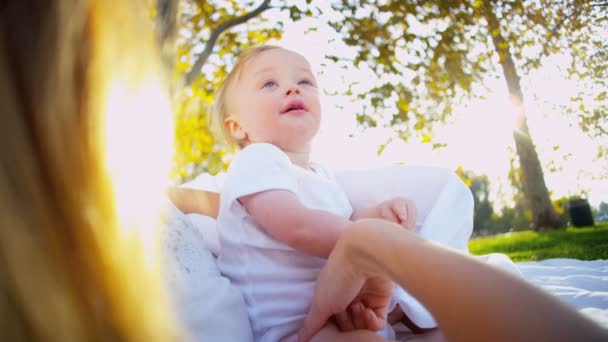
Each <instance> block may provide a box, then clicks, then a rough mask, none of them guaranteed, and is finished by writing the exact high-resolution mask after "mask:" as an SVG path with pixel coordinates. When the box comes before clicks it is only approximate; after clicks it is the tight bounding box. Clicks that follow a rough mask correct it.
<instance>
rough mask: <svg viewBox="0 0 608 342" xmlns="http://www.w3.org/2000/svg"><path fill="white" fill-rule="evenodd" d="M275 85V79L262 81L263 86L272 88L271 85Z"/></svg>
mask: <svg viewBox="0 0 608 342" xmlns="http://www.w3.org/2000/svg"><path fill="white" fill-rule="evenodd" d="M276 85H277V82H275V81H268V82H266V83H264V88H272V87H274V86H276Z"/></svg>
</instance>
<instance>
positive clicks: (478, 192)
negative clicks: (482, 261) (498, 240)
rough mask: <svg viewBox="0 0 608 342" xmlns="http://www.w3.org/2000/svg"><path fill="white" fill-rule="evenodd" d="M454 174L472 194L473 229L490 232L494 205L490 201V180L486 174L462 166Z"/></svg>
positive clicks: (478, 231)
mask: <svg viewBox="0 0 608 342" xmlns="http://www.w3.org/2000/svg"><path fill="white" fill-rule="evenodd" d="M456 174H457V175H458V176H459V177H460V179H462V181H463V182H464V183H465V184H466V185H467V186H468V187H469V189H471V193H472V194H473V203H474V209H475V210H474V213H473V230H474V231H475V232H477V233H480V232H481V233H482V234H483V233H484V232H491V231H492V230H493V228H494V227H493V226H494V225H493V222H492V217H493V214H494V207H493V205H492V203H491V202H490V180H489V179H488V176H486V175H476V174H475V173H473V172H472V171H465V170H464V169H463V168H462V167H459V168H458V169H457V170H456Z"/></svg>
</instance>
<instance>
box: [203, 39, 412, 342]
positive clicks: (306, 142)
mask: <svg viewBox="0 0 608 342" xmlns="http://www.w3.org/2000/svg"><path fill="white" fill-rule="evenodd" d="M214 116H215V121H216V123H219V125H220V126H221V127H222V130H223V134H224V135H225V137H226V138H227V140H228V141H230V142H232V143H233V145H234V146H235V147H237V148H238V149H239V151H238V152H237V154H236V156H235V157H234V160H233V161H232V163H231V165H230V168H229V169H228V173H227V175H226V178H225V183H224V187H223V189H222V192H221V195H220V210H219V216H218V221H217V224H218V231H219V235H220V244H221V252H220V256H219V258H218V266H219V268H220V270H221V272H222V273H223V274H224V275H225V276H227V277H229V278H230V279H231V280H232V282H233V284H234V285H235V286H236V287H238V288H239V289H240V290H241V292H242V294H243V297H244V299H245V302H246V305H247V309H248V314H249V317H250V321H251V324H252V328H253V332H254V338H255V340H256V341H279V340H282V339H285V338H287V337H289V336H291V335H293V334H295V333H296V332H297V331H298V329H299V328H300V327H301V325H302V322H303V320H304V318H305V316H306V313H307V311H308V308H309V305H310V301H311V299H312V295H313V291H314V287H315V281H316V278H317V276H318V273H319V271H320V269H321V268H322V267H323V265H324V263H325V259H326V258H327V257H328V255H329V254H330V253H331V251H332V249H333V247H334V245H335V243H336V241H337V240H338V238H339V236H340V234H341V232H342V231H343V230H344V229H347V228H348V226H349V223H350V222H351V221H354V220H358V219H361V218H383V219H387V220H390V221H392V222H396V223H398V224H401V225H402V226H403V227H404V228H407V229H411V228H412V227H413V226H414V224H415V219H416V209H415V206H414V204H413V202H412V201H409V200H406V199H404V198H394V199H392V200H389V201H386V202H383V203H381V204H379V205H377V206H374V207H371V208H367V209H365V210H361V211H356V212H353V209H352V207H351V205H350V202H349V200H348V198H347V196H346V194H345V192H344V191H343V190H342V189H341V188H340V186H339V185H338V184H337V183H336V182H335V180H334V179H333V177H332V175H331V174H330V173H328V172H327V171H326V170H325V169H324V168H323V167H322V166H321V165H319V164H317V163H313V162H311V161H310V150H311V141H312V139H313V138H314V137H315V135H316V134H317V132H318V131H319V125H320V120H321V106H320V101H319V93H318V88H317V83H316V80H315V76H314V75H313V73H312V71H311V68H310V65H309V63H308V62H307V61H306V59H305V58H304V57H302V56H301V55H299V54H297V53H295V52H293V51H289V50H286V49H283V48H279V47H275V46H262V47H258V48H255V49H253V50H251V51H249V52H248V53H246V54H245V55H244V56H242V57H241V59H240V60H239V61H238V63H237V64H236V65H235V67H234V69H233V70H232V71H231V72H230V74H229V75H228V76H227V78H226V80H225V81H224V84H223V85H222V87H221V88H220V90H219V91H218V94H217V96H216V105H215V110H214ZM352 309H353V311H354V312H355V313H356V315H359V317H364V318H365V321H366V322H367V324H366V327H369V328H370V329H374V330H379V329H380V328H381V327H382V326H383V324H384V320H385V317H386V313H381V312H376V311H374V310H373V308H370V307H366V306H364V305H362V304H355V305H354V306H353V308H352ZM349 316H350V315H349V314H348V313H345V314H342V315H339V317H336V319H337V320H343V321H344V320H350V319H352V317H349ZM353 334H354V335H353ZM357 334H360V335H362V336H359V337H364V335H365V334H371V332H370V331H369V330H355V331H353V332H351V333H349V334H342V335H338V334H337V329H336V326H334V325H333V324H328V326H326V328H325V329H323V330H322V331H321V332H320V333H319V335H318V336H317V337H318V338H321V339H328V340H336V338H338V337H344V338H345V339H347V340H352V339H353V338H358V336H356V335H357Z"/></svg>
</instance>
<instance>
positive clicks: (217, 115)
mask: <svg viewBox="0 0 608 342" xmlns="http://www.w3.org/2000/svg"><path fill="white" fill-rule="evenodd" d="M274 49H282V48H281V47H280V46H276V45H261V46H257V47H254V48H251V49H248V50H246V51H245V52H243V53H242V54H241V55H240V56H239V58H238V61H237V62H236V64H235V65H234V67H233V68H232V70H231V71H230V72H229V73H228V76H226V78H225V79H224V82H223V83H222V85H221V86H220V88H219V89H218V90H217V92H216V94H215V101H214V102H213V109H212V113H211V128H212V131H214V132H215V133H216V136H217V137H218V138H219V140H220V141H222V142H223V143H225V144H226V145H227V147H228V148H229V149H239V148H242V147H243V142H242V141H237V140H236V139H234V138H233V137H232V135H231V134H230V132H229V131H228V128H227V127H226V124H225V123H224V121H225V120H226V117H227V114H228V113H227V108H226V107H227V101H226V98H227V96H228V93H229V90H230V88H231V87H232V86H233V85H234V82H235V79H237V80H238V78H239V77H240V73H241V71H242V70H243V68H244V67H245V65H246V64H247V62H249V61H250V60H252V59H253V58H255V57H256V56H259V55H260V54H261V53H262V52H265V51H268V50H274Z"/></svg>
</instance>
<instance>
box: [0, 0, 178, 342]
mask: <svg viewBox="0 0 608 342" xmlns="http://www.w3.org/2000/svg"><path fill="white" fill-rule="evenodd" d="M147 13H148V11H147V8H146V7H144V6H137V5H135V4H134V2H133V1H124V0H53V1H48V0H20V1H8V2H4V3H3V4H2V5H0V103H1V106H0V108H1V109H0V112H1V114H0V151H1V152H0V153H1V155H2V161H1V166H0V218H1V220H2V227H1V228H0V322H2V327H1V328H0V340H2V341H21V340H49V341H97V340H112V341H114V340H129V341H167V340H174V339H175V338H176V337H177V336H178V335H177V329H176V325H175V320H174V318H173V311H172V308H171V306H170V305H169V301H168V299H167V296H166V294H165V292H164V288H163V287H162V286H161V285H162V280H161V277H160V272H159V270H158V268H155V267H153V266H152V264H151V262H150V260H149V259H147V258H146V257H145V255H144V252H143V247H142V244H141V242H140V240H139V239H137V238H135V236H134V235H133V234H128V233H125V229H123V227H122V226H121V222H122V221H121V220H120V217H119V216H120V215H119V208H118V206H119V205H118V204H117V201H116V198H117V194H119V193H121V191H120V189H119V188H118V187H117V183H116V182H115V177H113V174H112V173H111V170H110V169H109V165H108V158H109V156H110V155H112V154H113V153H115V151H110V150H109V149H108V145H107V141H110V140H112V141H114V140H115V137H114V136H113V135H112V134H114V133H113V132H114V131H112V130H109V129H107V121H108V120H109V119H108V118H109V116H108V115H110V111H112V110H114V109H116V108H121V106H122V102H121V101H120V99H123V98H124V97H121V95H125V94H127V93H128V91H127V90H128V89H133V87H135V88H137V87H149V86H150V85H149V84H145V82H146V81H148V80H150V79H155V78H154V77H152V78H148V76H149V75H154V74H156V76H158V71H159V70H160V69H159V65H158V64H157V63H156V60H157V58H158V56H157V53H156V51H155V46H154V37H153V34H152V30H151V23H150V22H149V21H148V20H146V18H145V15H146V14H147ZM156 79H158V78H156ZM117 84H122V85H123V86H124V87H123V88H120V87H116V85H117ZM121 89H123V90H124V89H127V90H125V93H124V94H123V93H121V91H122V90H121ZM110 98H113V99H114V103H111V104H109V101H111V99H110ZM123 109H124V112H123V114H124V115H125V116H129V115H131V114H133V112H137V111H138V109H142V108H138V107H129V108H123ZM144 114H146V113H142V116H143V115H144ZM166 115H167V116H170V113H166ZM139 124H140V125H141V126H140V127H136V126H133V127H128V129H130V130H131V132H132V140H133V141H137V140H139V139H141V137H140V135H141V134H140V131H141V130H144V129H149V128H148V122H139ZM169 143H170V142H169ZM129 144H131V141H122V142H118V145H120V146H122V145H125V146H129ZM142 145H143V146H146V145H145V144H142ZM140 152H141V154H142V155H145V154H154V153H155V152H154V151H145V150H142V151H140ZM131 158H138V156H131ZM131 163H132V164H130V165H133V164H134V163H133V162H131ZM141 171H145V170H141ZM149 185H150V186H151V187H154V186H155V185H154V184H149ZM133 205H135V204H133ZM135 207H136V206H135ZM149 228H151V227H149Z"/></svg>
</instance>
